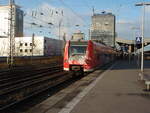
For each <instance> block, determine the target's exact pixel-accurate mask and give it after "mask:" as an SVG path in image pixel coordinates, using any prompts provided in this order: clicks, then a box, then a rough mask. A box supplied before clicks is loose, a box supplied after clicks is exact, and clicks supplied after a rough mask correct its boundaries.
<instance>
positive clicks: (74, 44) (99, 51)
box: [63, 40, 116, 72]
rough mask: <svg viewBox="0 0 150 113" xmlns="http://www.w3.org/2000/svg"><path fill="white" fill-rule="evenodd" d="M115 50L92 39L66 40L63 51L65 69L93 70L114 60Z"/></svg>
mask: <svg viewBox="0 0 150 113" xmlns="http://www.w3.org/2000/svg"><path fill="white" fill-rule="evenodd" d="M115 56H116V51H114V49H112V48H111V47H108V46H106V45H103V44H101V43H96V42H94V41H91V40H88V41H68V42H67V43H66V45H65V51H64V64H63V65H64V70H65V71H82V72H89V71H93V70H94V69H96V68H97V67H100V66H102V65H104V64H106V63H108V62H111V61H113V60H114V58H115Z"/></svg>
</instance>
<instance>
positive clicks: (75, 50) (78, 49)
mask: <svg viewBox="0 0 150 113" xmlns="http://www.w3.org/2000/svg"><path fill="white" fill-rule="evenodd" d="M86 48H87V46H81V45H77V46H75V45H72V46H71V47H70V55H72V56H73V55H84V54H85V53H86Z"/></svg>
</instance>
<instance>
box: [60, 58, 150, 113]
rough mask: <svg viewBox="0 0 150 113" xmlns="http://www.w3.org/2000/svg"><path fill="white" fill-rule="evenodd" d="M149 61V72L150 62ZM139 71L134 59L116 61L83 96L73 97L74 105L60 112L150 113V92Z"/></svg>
mask: <svg viewBox="0 0 150 113" xmlns="http://www.w3.org/2000/svg"><path fill="white" fill-rule="evenodd" d="M145 63H146V64H145V67H146V69H145V71H146V72H147V73H149V72H150V68H149V67H150V66H149V65H150V63H149V62H145ZM139 72H140V71H139V69H137V66H136V64H135V63H134V62H131V63H130V64H129V63H128V62H127V61H119V62H116V63H115V64H114V65H113V66H112V68H111V69H110V70H108V71H106V72H105V73H103V75H100V77H101V76H102V77H101V78H99V80H98V81H97V82H95V85H94V86H93V88H91V90H90V91H89V92H88V93H87V94H86V95H85V96H81V97H83V98H80V100H79V101H78V98H76V99H77V101H76V100H73V101H74V102H72V104H73V106H74V107H70V108H69V104H68V106H67V107H68V108H67V109H66V110H65V109H63V110H62V111H60V113H70V112H71V113H150V92H145V91H143V88H144V87H145V86H144V84H142V83H141V82H139V81H138V80H137V78H138V73H139ZM75 102H76V104H74V103H75ZM70 105H71V102H70Z"/></svg>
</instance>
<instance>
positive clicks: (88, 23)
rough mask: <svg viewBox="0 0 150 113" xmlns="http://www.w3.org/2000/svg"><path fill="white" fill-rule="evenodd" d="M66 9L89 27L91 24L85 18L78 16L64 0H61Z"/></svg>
mask: <svg viewBox="0 0 150 113" xmlns="http://www.w3.org/2000/svg"><path fill="white" fill-rule="evenodd" d="M59 1H60V2H61V3H62V4H63V5H64V6H65V7H67V8H69V9H70V10H71V11H72V12H73V13H74V14H75V15H76V16H77V17H79V18H80V19H81V20H82V21H83V22H84V23H86V24H87V25H89V23H87V22H86V21H87V20H85V19H84V18H82V17H81V16H80V15H78V13H76V12H75V11H74V10H73V9H72V8H71V7H70V6H68V5H67V4H66V3H65V2H64V1H63V0H59Z"/></svg>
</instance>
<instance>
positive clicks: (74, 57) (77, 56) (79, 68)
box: [64, 41, 88, 72]
mask: <svg viewBox="0 0 150 113" xmlns="http://www.w3.org/2000/svg"><path fill="white" fill-rule="evenodd" d="M87 46H88V41H68V42H67V44H66V47H65V52H64V70H65V71H74V72H84V71H85V70H86V69H85V68H86V62H85V61H86V55H87Z"/></svg>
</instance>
